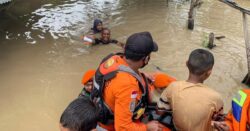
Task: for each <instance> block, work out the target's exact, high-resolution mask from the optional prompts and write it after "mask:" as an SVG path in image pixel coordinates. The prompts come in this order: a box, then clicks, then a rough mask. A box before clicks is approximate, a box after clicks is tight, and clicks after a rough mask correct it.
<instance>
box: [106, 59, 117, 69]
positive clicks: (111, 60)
mask: <svg viewBox="0 0 250 131" xmlns="http://www.w3.org/2000/svg"><path fill="white" fill-rule="evenodd" d="M114 63H115V60H114V59H108V60H107V62H105V64H104V68H106V69H107V68H109V67H110V66H112V65H113V64H114Z"/></svg>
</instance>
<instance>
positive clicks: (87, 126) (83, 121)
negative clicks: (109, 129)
mask: <svg viewBox="0 0 250 131" xmlns="http://www.w3.org/2000/svg"><path fill="white" fill-rule="evenodd" d="M97 121H98V109H97V107H96V106H95V105H94V103H93V102H92V101H91V100H90V99H89V98H87V97H81V98H77V99H75V100H74V101H72V102H71V103H70V104H69V105H68V107H67V108H66V109H65V110H64V112H63V114H62V116H61V118H60V123H61V125H62V126H63V127H64V128H68V129H70V130H71V131H90V130H92V129H95V128H96V126H97Z"/></svg>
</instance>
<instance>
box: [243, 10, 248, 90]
mask: <svg viewBox="0 0 250 131" xmlns="http://www.w3.org/2000/svg"><path fill="white" fill-rule="evenodd" d="M242 18H243V30H244V38H245V44H246V54H247V68H248V73H247V75H246V76H245V78H244V79H243V81H242V83H244V84H247V85H250V42H249V34H248V25H247V15H246V13H244V12H242Z"/></svg>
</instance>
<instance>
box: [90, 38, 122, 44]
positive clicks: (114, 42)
mask: <svg viewBox="0 0 250 131" xmlns="http://www.w3.org/2000/svg"><path fill="white" fill-rule="evenodd" d="M110 43H113V44H117V43H118V41H117V40H115V39H110V40H109V41H103V40H101V39H95V43H94V44H95V45H97V44H104V45H106V44H110Z"/></svg>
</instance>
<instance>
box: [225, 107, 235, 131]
mask: <svg viewBox="0 0 250 131" xmlns="http://www.w3.org/2000/svg"><path fill="white" fill-rule="evenodd" d="M225 122H226V124H227V125H228V127H229V128H230V131H233V114H232V111H229V112H228V114H227V116H226V118H225Z"/></svg>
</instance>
